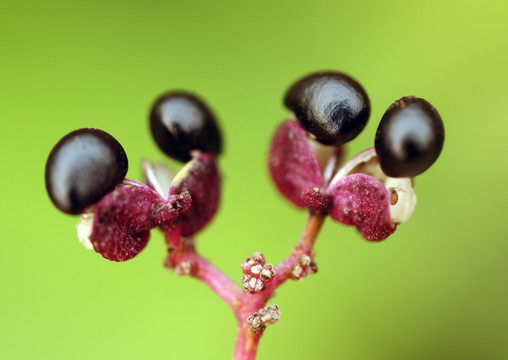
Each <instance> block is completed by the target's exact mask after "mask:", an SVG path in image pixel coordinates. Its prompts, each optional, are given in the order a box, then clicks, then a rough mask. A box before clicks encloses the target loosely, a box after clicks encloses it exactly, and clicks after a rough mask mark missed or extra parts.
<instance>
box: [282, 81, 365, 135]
mask: <svg viewBox="0 0 508 360" xmlns="http://www.w3.org/2000/svg"><path fill="white" fill-rule="evenodd" d="M284 104H285V105H286V107H288V108H289V109H290V110H292V111H293V112H294V114H295V116H296V118H297V119H298V121H299V122H300V123H301V125H302V126H303V128H304V129H306V130H307V131H308V132H310V133H311V134H313V135H314V136H315V137H316V139H317V140H318V141H319V142H321V143H323V144H327V145H342V144H344V143H346V142H348V141H350V140H352V139H354V138H355V137H356V136H357V135H358V134H359V133H360V132H361V131H362V130H363V128H364V127H365V125H366V124H367V120H368V118H369V115H370V103H369V98H368V97H367V93H366V92H365V90H364V89H363V88H362V86H361V85H360V84H359V83H358V82H357V81H356V80H354V79H353V78H351V77H350V76H348V75H346V74H342V73H338V72H321V73H315V74H311V75H308V76H306V77H304V78H303V79H300V80H298V81H297V82H296V83H294V84H293V85H292V86H291V87H290V88H289V90H288V91H287V92H286V95H285V97H284Z"/></svg>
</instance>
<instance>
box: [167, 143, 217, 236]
mask: <svg viewBox="0 0 508 360" xmlns="http://www.w3.org/2000/svg"><path fill="white" fill-rule="evenodd" d="M191 161H192V162H193V164H192V167H191V168H190V169H189V171H188V172H187V174H186V175H185V177H184V178H183V179H182V180H181V181H180V182H179V183H178V184H177V185H173V186H171V188H170V189H169V194H170V197H171V195H175V194H180V193H182V192H184V191H188V192H189V193H190V196H191V198H192V205H191V206H190V209H189V210H188V212H187V213H186V214H184V215H183V216H182V217H181V221H180V226H181V229H182V230H181V231H182V236H190V235H192V234H194V233H196V232H198V231H199V230H201V229H202V228H203V227H204V226H205V225H206V224H208V222H209V221H210V220H211V219H212V218H213V216H214V215H215V213H216V211H217V209H218V207H219V200H220V182H221V179H220V175H219V172H218V169H217V159H216V157H215V155H213V154H209V153H203V154H200V155H199V157H197V158H195V159H193V160H191Z"/></svg>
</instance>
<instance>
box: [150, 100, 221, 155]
mask: <svg viewBox="0 0 508 360" xmlns="http://www.w3.org/2000/svg"><path fill="white" fill-rule="evenodd" d="M150 129H151V130H152V136H153V137H154V139H155V142H156V143H157V145H158V146H159V148H160V149H161V150H162V151H163V152H164V153H166V154H167V155H169V156H170V157H172V158H174V159H175V160H178V161H182V162H186V161H189V160H190V159H191V155H190V152H191V151H192V150H200V151H202V152H209V153H213V154H219V153H220V152H221V135H220V130H219V127H218V125H217V122H216V121H215V117H214V115H213V114H212V112H211V111H210V109H209V108H208V106H207V105H206V104H205V103H204V102H203V101H202V100H200V99H199V98H197V97H196V96H195V95H193V94H190V93H187V92H184V91H173V92H169V93H166V94H163V95H162V96H160V97H159V98H158V99H157V100H156V101H155V103H154V104H153V106H152V109H151V110H150Z"/></svg>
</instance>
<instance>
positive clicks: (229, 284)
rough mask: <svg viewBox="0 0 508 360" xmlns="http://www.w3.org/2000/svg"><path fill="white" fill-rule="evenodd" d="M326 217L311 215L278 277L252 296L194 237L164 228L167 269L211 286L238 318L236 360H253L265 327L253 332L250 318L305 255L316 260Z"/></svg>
mask: <svg viewBox="0 0 508 360" xmlns="http://www.w3.org/2000/svg"><path fill="white" fill-rule="evenodd" d="M324 219H325V214H322V213H315V212H311V213H310V215H309V218H308V220H307V223H306V225H305V228H304V230H303V233H302V236H301V237H300V240H299V241H298V243H297V245H296V246H295V248H294V249H293V251H292V252H291V254H290V255H289V256H288V257H287V258H286V259H285V260H283V261H281V262H280V263H279V264H278V265H277V266H276V267H275V269H274V271H275V275H274V277H273V279H271V281H270V282H268V283H267V285H266V287H265V288H264V290H263V291H260V292H257V293H250V292H248V291H246V290H244V289H242V288H241V287H240V286H239V285H237V284H236V283H235V282H234V281H233V280H231V279H230V278H229V277H227V276H226V275H225V274H224V273H223V272H222V271H221V270H219V269H218V268H217V267H215V266H214V265H213V264H211V263H210V262H209V261H208V260H206V259H205V258H203V257H202V256H200V255H199V254H197V252H196V251H195V248H194V244H193V241H192V238H184V237H182V236H181V233H180V228H179V227H178V226H177V227H175V228H167V229H164V232H165V236H166V243H167V245H168V252H169V256H168V259H167V261H166V266H168V267H169V268H174V269H175V270H176V272H177V273H178V274H180V275H188V276H193V277H195V278H197V279H199V280H201V281H202V282H204V283H205V284H207V285H208V286H209V287H210V288H211V289H212V290H213V291H214V292H215V293H216V294H217V295H219V296H220V297H221V298H222V299H223V300H224V301H225V302H226V303H227V304H228V305H229V306H230V307H231V309H232V310H233V312H234V313H235V316H236V319H237V328H238V333H237V338H236V345H235V351H234V359H235V360H253V359H255V357H256V353H257V348H258V344H259V340H260V339H261V336H262V335H263V331H264V328H262V329H260V330H259V329H258V330H256V331H253V330H252V328H251V324H250V323H249V322H248V321H247V318H249V317H250V316H252V315H253V314H255V313H256V312H258V311H259V310H261V309H263V308H264V307H265V306H266V303H267V301H268V299H269V298H270V296H271V295H272V294H273V292H274V291H275V289H277V288H278V287H279V286H280V285H282V284H283V283H284V282H285V281H286V280H287V279H288V278H290V277H292V268H293V267H294V265H295V264H297V263H298V261H299V259H300V258H301V256H302V255H305V256H307V257H309V258H311V259H312V257H313V254H312V250H313V247H314V243H315V241H316V237H317V235H318V234H319V231H320V229H321V226H322V225H323V221H324Z"/></svg>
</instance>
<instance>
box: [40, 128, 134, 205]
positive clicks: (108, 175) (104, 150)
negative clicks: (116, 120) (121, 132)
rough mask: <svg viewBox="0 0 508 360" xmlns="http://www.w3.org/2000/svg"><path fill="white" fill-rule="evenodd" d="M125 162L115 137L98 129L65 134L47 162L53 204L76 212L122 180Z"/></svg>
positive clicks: (48, 185)
mask: <svg viewBox="0 0 508 360" xmlns="http://www.w3.org/2000/svg"><path fill="white" fill-rule="evenodd" d="M127 167H128V161H127V156H126V155H125V151H124V150H123V148H122V146H121V145H120V143H119V142H118V141H116V139H115V138H113V137H112V136H111V135H109V134H108V133H106V132H104V131H102V130H98V129H90V128H87V129H79V130H75V131H73V132H71V133H69V134H67V135H65V136H64V137H63V138H62V139H61V140H60V141H59V142H58V143H57V144H56V145H55V147H54V148H53V150H51V153H50V154H49V157H48V161H47V162H46V173H45V177H46V190H47V191H48V194H49V197H50V198H51V200H52V201H53V204H55V206H56V207H57V208H58V209H60V210H61V211H62V212H64V213H67V214H79V213H81V212H83V210H84V209H85V208H86V207H88V206H90V205H92V204H94V203H96V202H97V201H99V200H100V199H101V198H102V197H103V196H104V195H105V194H106V193H108V192H110V191H111V190H113V189H114V188H115V186H116V185H117V184H119V183H120V182H122V181H123V179H124V178H125V174H127Z"/></svg>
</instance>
